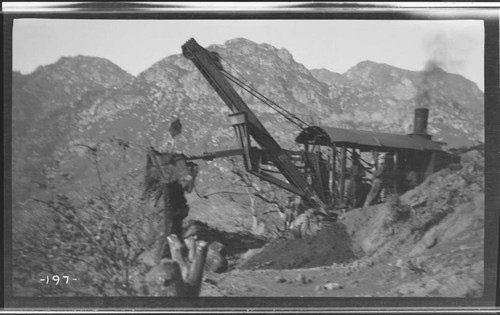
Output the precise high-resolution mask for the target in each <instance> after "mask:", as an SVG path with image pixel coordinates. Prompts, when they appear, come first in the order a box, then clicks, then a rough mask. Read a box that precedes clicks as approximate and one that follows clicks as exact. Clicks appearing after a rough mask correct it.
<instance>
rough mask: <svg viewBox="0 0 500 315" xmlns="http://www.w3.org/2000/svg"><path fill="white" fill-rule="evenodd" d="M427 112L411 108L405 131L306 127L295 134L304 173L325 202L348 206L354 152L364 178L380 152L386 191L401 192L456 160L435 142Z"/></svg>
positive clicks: (425, 109)
mask: <svg viewBox="0 0 500 315" xmlns="http://www.w3.org/2000/svg"><path fill="white" fill-rule="evenodd" d="M428 113H429V110H428V109H427V108H417V109H415V116H414V131H413V133H411V134H408V135H400V134H390V133H380V132H370V131H362V130H351V129H342V128H335V127H325V126H310V127H308V128H306V129H304V130H303V131H302V132H301V133H300V134H299V135H298V137H297V138H296V139H295V141H296V142H297V143H299V144H302V145H303V148H304V152H303V154H301V155H302V158H303V165H302V167H301V168H302V170H303V174H304V176H305V177H306V178H307V180H308V182H309V183H310V184H311V185H312V186H313V187H314V189H315V191H316V193H317V194H318V196H319V197H320V198H321V199H322V200H323V202H324V203H325V204H327V205H329V206H330V207H331V208H335V209H346V208H347V204H346V201H347V196H346V192H347V191H346V189H347V181H348V180H349V176H348V173H349V172H348V171H349V168H350V167H351V165H352V156H353V154H356V153H361V154H360V155H361V158H360V161H361V164H362V165H363V166H364V168H365V170H366V172H365V173H366V174H367V176H366V178H364V180H366V181H367V182H369V181H370V179H369V177H370V173H371V169H373V167H376V166H377V165H376V164H377V160H378V159H377V156H380V155H382V154H384V155H388V156H389V157H390V158H391V159H392V161H393V167H392V170H391V171H390V179H389V182H388V183H387V190H389V192H390V193H397V194H402V193H404V192H405V191H407V190H409V189H411V188H413V186H415V185H417V184H420V183H421V182H423V181H424V180H425V179H426V178H427V177H428V176H429V175H430V174H432V173H434V172H436V171H439V170H440V169H442V168H444V167H446V166H447V165H449V164H450V163H458V162H459V161H458V160H457V157H455V156H452V155H451V154H449V153H448V152H446V151H444V150H443V148H442V145H443V143H441V142H437V141H433V140H432V136H431V135H430V134H428V133H427V117H428ZM354 152H356V153H354ZM409 175H410V177H411V176H413V178H410V179H411V181H412V182H413V183H408V179H409V178H408V177H409Z"/></svg>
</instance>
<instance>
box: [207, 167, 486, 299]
mask: <svg viewBox="0 0 500 315" xmlns="http://www.w3.org/2000/svg"><path fill="white" fill-rule="evenodd" d="M482 165H483V164H482V163H480V162H479V163H478V162H477V161H472V162H468V163H467V164H465V165H464V166H463V167H461V168H455V169H444V170H442V171H440V172H438V173H435V174H433V175H431V176H430V177H429V178H427V180H426V181H425V182H424V183H422V184H421V185H420V186H418V187H417V188H415V189H414V190H411V191H409V192H407V193H406V194H405V195H403V196H400V197H394V198H388V199H387V200H386V202H385V203H383V204H379V205H375V206H371V207H367V208H360V209H355V210H352V211H349V212H347V213H345V214H344V215H342V216H341V217H340V218H339V221H338V222H336V223H334V224H329V225H327V226H325V227H324V228H323V229H322V230H321V231H320V233H318V234H317V235H316V236H314V237H309V238H303V239H294V238H282V239H277V240H274V241H272V242H270V243H269V244H267V245H266V246H265V247H263V248H261V249H254V250H252V251H251V252H249V253H247V254H246V255H243V256H241V259H240V263H239V267H238V269H235V270H232V271H230V272H228V273H225V274H217V275H215V274H210V273H208V274H207V275H206V276H207V278H208V279H209V282H210V283H205V284H204V285H205V289H206V291H205V294H206V295H231V296H234V295H238V296H239V295H243V296H258V295H261V296H267V295H269V296H317V295H322V296H325V295H326V296H480V295H481V294H482V292H483V287H484V258H483V257H484V249H483V245H484V170H483V166H482ZM321 266H322V267H321ZM298 268H301V269H298Z"/></svg>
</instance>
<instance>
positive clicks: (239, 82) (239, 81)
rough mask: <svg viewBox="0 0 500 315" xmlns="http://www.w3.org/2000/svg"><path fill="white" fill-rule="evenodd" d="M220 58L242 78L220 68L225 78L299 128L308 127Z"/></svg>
mask: <svg viewBox="0 0 500 315" xmlns="http://www.w3.org/2000/svg"><path fill="white" fill-rule="evenodd" d="M220 59H221V60H222V61H224V63H225V64H226V65H228V66H229V68H231V69H232V70H233V71H235V72H236V73H237V74H238V75H239V76H240V77H241V78H242V79H243V80H242V79H239V78H237V77H235V76H234V75H232V74H231V73H229V72H228V71H226V70H224V69H222V70H221V72H222V74H223V75H225V76H226V78H228V79H230V80H231V81H233V82H234V83H235V84H237V85H238V86H240V87H241V88H243V89H244V90H245V91H247V92H248V93H250V94H252V95H253V96H255V97H256V98H257V99H259V100H260V101H261V102H263V103H264V104H266V105H267V106H269V107H271V108H272V109H274V110H275V111H276V112H278V113H279V114H280V115H282V116H283V117H285V118H286V119H287V120H288V121H290V122H292V123H293V124H295V125H296V126H298V127H299V128H300V129H305V127H304V126H307V127H310V125H309V124H308V123H306V122H305V121H303V120H302V119H300V118H299V117H297V116H296V115H294V114H293V113H291V112H290V111H288V110H286V109H285V108H283V107H281V106H280V105H278V104H276V103H275V102H274V101H273V100H271V99H269V98H268V97H267V96H265V95H263V94H262V93H260V92H259V91H257V90H256V89H255V88H254V87H253V86H252V85H251V84H250V83H247V82H248V80H246V79H245V77H244V76H243V75H242V74H241V73H240V72H239V71H238V70H237V69H235V68H234V67H232V66H231V64H230V63H228V62H227V61H225V60H224V59H223V58H222V57H221V58H220ZM245 81H246V82H245ZM250 90H251V91H253V92H251V91H250ZM256 94H257V95H259V96H260V97H259V96H257V95H256ZM271 104H272V105H271ZM278 108H279V109H278ZM293 119H294V120H296V121H293ZM297 121H298V122H297Z"/></svg>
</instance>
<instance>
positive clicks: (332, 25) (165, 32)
mask: <svg viewBox="0 0 500 315" xmlns="http://www.w3.org/2000/svg"><path fill="white" fill-rule="evenodd" d="M191 37H193V38H195V39H196V41H197V42H198V43H199V44H200V45H202V46H208V45H211V44H223V43H224V42H225V41H227V40H229V39H233V38H237V37H244V38H247V39H249V40H251V41H254V42H256V43H267V44H271V45H273V46H275V47H276V48H286V49H287V50H288V51H290V53H291V54H292V55H293V56H294V59H295V61H297V62H299V63H302V64H303V65H304V66H306V67H307V68H309V69H314V68H325V69H328V70H331V71H335V72H339V73H344V72H345V71H347V70H348V69H349V68H350V67H352V66H354V65H356V64H357V63H358V62H360V61H364V60H372V61H375V62H380V63H387V64H390V65H393V66H396V67H399V68H403V69H408V70H423V69H424V68H425V65H426V64H427V62H428V61H430V60H433V61H435V62H438V64H440V66H441V67H442V68H443V69H444V70H446V71H448V72H451V73H457V74H460V75H463V76H464V77H466V78H468V79H469V80H472V81H474V82H475V83H476V84H477V85H478V87H479V88H480V89H482V90H484V88H483V85H484V74H483V73H484V64H483V63H484V27H483V22H482V21H477V20H476V21H474V20H459V21H435V20H433V21H431V20H424V21H419V20H415V21H383V20H364V21H362V20H57V19H47V20H42V19H18V20H15V21H14V33H13V68H14V70H18V71H21V72H22V73H24V74H26V73H30V72H32V71H33V70H35V68H36V67H37V66H39V65H47V64H51V63H54V62H56V61H57V60H58V59H59V58H60V57H61V56H76V55H87V56H96V57H102V58H106V59H109V60H110V61H112V62H113V63H115V64H117V65H118V66H120V67H121V68H122V69H124V70H126V71H128V72H129V73H131V74H133V75H137V74H138V73H140V72H141V71H144V70H146V69H147V68H148V67H149V66H151V65H152V64H154V63H155V62H157V61H159V60H161V59H163V58H165V57H167V56H170V55H173V54H180V53H181V45H182V44H183V43H184V42H185V41H187V40H188V39H189V38H191Z"/></svg>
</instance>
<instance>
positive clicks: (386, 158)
mask: <svg viewBox="0 0 500 315" xmlns="http://www.w3.org/2000/svg"><path fill="white" fill-rule="evenodd" d="M391 162H392V157H391V156H390V155H388V154H382V155H381V156H380V158H379V161H378V166H377V169H376V170H375V172H373V182H372V188H371V189H370V192H369V193H368V196H367V197H366V201H365V204H364V206H365V207H368V206H371V205H372V204H373V203H374V202H375V201H376V200H377V199H378V197H379V196H380V193H381V191H382V189H384V187H385V186H386V184H387V183H388V182H389V180H390V173H391V171H392V163H391Z"/></svg>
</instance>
